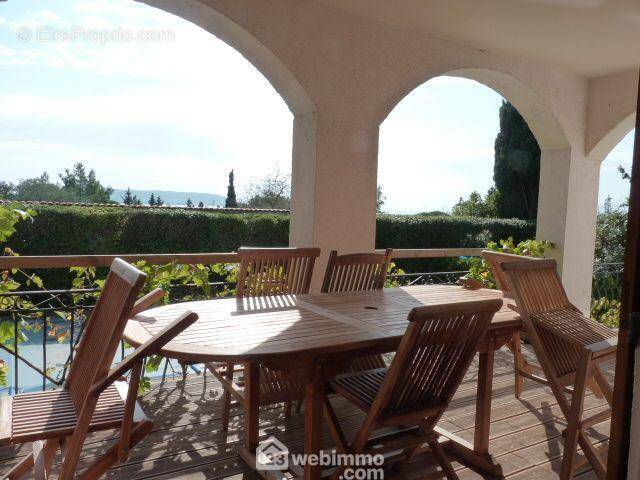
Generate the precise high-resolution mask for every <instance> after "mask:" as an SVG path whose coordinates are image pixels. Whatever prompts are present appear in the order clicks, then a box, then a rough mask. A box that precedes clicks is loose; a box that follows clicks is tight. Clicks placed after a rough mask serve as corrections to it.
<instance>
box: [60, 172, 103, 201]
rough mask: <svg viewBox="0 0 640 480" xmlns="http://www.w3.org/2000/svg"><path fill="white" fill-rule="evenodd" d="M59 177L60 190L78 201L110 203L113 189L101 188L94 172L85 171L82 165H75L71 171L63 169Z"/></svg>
mask: <svg viewBox="0 0 640 480" xmlns="http://www.w3.org/2000/svg"><path fill="white" fill-rule="evenodd" d="M59 176H60V180H61V181H62V189H63V190H66V191H67V192H69V193H71V194H72V195H73V196H74V197H75V198H77V199H78V200H80V201H83V202H90V203H111V194H112V193H113V188H111V187H105V186H103V185H102V184H101V183H100V182H99V181H98V179H97V177H96V172H95V170H93V169H90V170H89V171H87V169H86V167H85V166H84V164H82V163H76V164H75V165H74V166H73V168H72V169H71V170H70V169H68V168H65V169H64V172H63V173H61V174H60V175H59Z"/></svg>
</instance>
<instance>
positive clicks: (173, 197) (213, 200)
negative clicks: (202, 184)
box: [111, 188, 226, 207]
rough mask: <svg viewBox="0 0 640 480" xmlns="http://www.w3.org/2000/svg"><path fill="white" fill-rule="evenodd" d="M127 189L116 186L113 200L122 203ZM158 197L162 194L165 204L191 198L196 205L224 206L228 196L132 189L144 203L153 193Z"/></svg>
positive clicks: (181, 201)
mask: <svg viewBox="0 0 640 480" xmlns="http://www.w3.org/2000/svg"><path fill="white" fill-rule="evenodd" d="M125 191H126V190H124V189H121V188H115V189H114V190H113V193H112V194H111V200H113V201H114V202H118V203H122V197H123V196H124V193H125ZM152 193H153V194H154V195H155V196H156V197H157V196H158V195H160V197H161V198H162V200H163V201H164V203H165V205H175V206H181V205H186V204H187V199H189V198H190V199H191V201H192V202H193V204H194V206H197V205H198V203H200V202H202V203H204V205H205V207H223V206H224V202H225V200H226V197H224V196H223V195H218V194H216V193H201V192H180V191H174V190H136V189H133V188H132V189H131V194H132V195H135V196H137V197H138V198H139V199H140V200H141V201H142V203H143V204H144V205H147V204H148V202H149V197H150V196H151V194H152Z"/></svg>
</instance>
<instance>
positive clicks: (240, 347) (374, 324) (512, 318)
mask: <svg viewBox="0 0 640 480" xmlns="http://www.w3.org/2000/svg"><path fill="white" fill-rule="evenodd" d="M501 296H502V294H501V292H500V291H496V290H488V289H479V290H470V289H466V288H463V287H460V286H453V285H425V286H409V287H401V288H386V289H384V290H382V291H373V292H348V293H331V294H308V295H283V296H274V297H260V298H258V297H249V298H238V299H236V298H223V299H215V300H208V301H199V302H189V303H177V304H172V305H167V306H163V307H158V308H154V309H151V310H147V311H145V312H143V313H141V314H139V315H137V316H136V317H134V318H133V319H132V320H130V321H129V323H128V324H127V328H126V330H125V333H124V337H125V339H126V340H127V342H129V343H131V344H132V345H134V346H137V345H140V344H142V343H144V342H145V341H146V340H147V339H148V338H150V337H151V336H152V335H154V334H155V333H157V332H159V331H160V330H161V329H162V328H163V327H164V326H165V325H166V324H167V323H168V322H170V321H171V319H173V318H175V317H176V315H178V314H180V313H182V312H184V311H185V310H187V309H188V310H192V311H194V312H196V313H197V314H198V315H199V320H198V321H197V322H196V323H195V324H194V325H192V326H191V327H189V328H187V329H186V330H185V331H184V332H183V333H181V334H180V335H178V336H177V337H176V338H175V339H174V340H173V341H171V342H169V343H168V344H167V345H165V346H164V348H163V349H162V352H161V353H162V355H164V356H166V357H169V358H174V359H178V360H180V361H184V362H189V363H204V362H229V361H231V362H235V363H237V364H244V367H245V371H244V385H245V389H246V392H245V395H246V405H245V409H246V415H245V440H244V447H241V448H240V451H239V453H240V455H241V456H242V458H243V459H245V461H247V462H248V463H249V464H250V465H251V466H252V467H253V468H255V451H256V448H257V447H258V444H259V439H258V437H259V435H258V411H259V406H260V389H259V375H260V369H259V368H258V365H259V364H263V365H265V366H268V367H271V368H276V369H280V370H282V371H283V372H285V373H286V375H287V377H289V378H291V379H292V380H299V381H301V382H304V383H305V384H306V409H305V415H306V418H305V422H306V427H305V441H304V443H305V444H304V448H305V453H307V454H311V453H316V454H317V453H319V451H320V450H321V448H322V419H323V396H324V393H325V391H324V389H325V383H326V381H327V379H329V378H331V377H332V376H334V375H336V374H338V373H340V372H342V371H344V369H345V368H346V365H348V363H349V361H350V359H351V358H353V357H354V356H357V355H361V354H373V353H385V352H393V351H395V349H396V348H397V346H398V344H399V342H400V339H401V337H402V335H403V333H404V331H405V329H406V327H407V326H408V322H407V315H408V313H409V311H410V310H411V309H412V308H414V307H418V306H422V305H435V304H444V303H447V304H450V303H456V302H463V301H471V300H480V299H486V298H496V297H498V298H499V297H501ZM510 304H511V306H513V303H512V302H511V301H510V300H508V299H505V305H504V306H503V307H502V309H501V310H500V311H499V312H498V313H496V315H495V316H494V318H493V320H492V323H491V327H490V328H489V332H488V334H487V337H486V338H485V339H484V340H483V341H482V342H481V343H482V345H481V348H480V359H479V360H480V365H479V373H478V390H477V399H476V420H475V433H474V442H473V444H471V443H469V442H466V441H465V440H463V439H461V438H459V437H457V436H455V435H453V434H450V433H449V432H446V431H444V430H439V433H440V434H441V435H442V436H443V437H445V439H446V440H445V441H444V444H445V447H447V448H448V449H449V450H450V451H451V452H452V453H453V454H454V455H455V456H457V457H458V458H460V459H461V461H462V462H463V463H465V464H468V465H469V466H473V467H475V468H476V469H480V470H483V471H485V472H487V473H490V474H492V475H498V476H499V475H501V474H502V470H501V467H500V465H499V464H497V463H496V462H495V461H494V459H493V458H492V456H491V455H490V453H489V424H490V415H491V395H492V382H493V358H494V352H495V350H497V349H499V348H500V347H501V346H502V345H504V344H505V343H506V342H508V341H509V340H510V338H511V337H512V335H513V334H514V332H516V331H519V330H521V329H522V322H521V320H520V317H519V315H518V314H517V313H516V312H515V311H514V310H513V309H512V308H510ZM261 473H263V474H265V473H266V474H273V473H274V472H264V471H263V472H261ZM298 473H301V472H300V471H299V472H298ZM320 477H321V467H319V466H315V465H306V466H305V467H304V478H307V479H318V478H320Z"/></svg>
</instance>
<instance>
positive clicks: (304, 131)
mask: <svg viewBox="0 0 640 480" xmlns="http://www.w3.org/2000/svg"><path fill="white" fill-rule="evenodd" d="M136 1H142V2H143V3H146V4H148V5H151V6H153V7H156V8H160V9H162V10H165V11H167V12H169V13H173V14H175V15H177V16H179V17H181V18H184V19H185V20H188V21H190V22H192V23H194V24H196V25H199V26H200V27H201V28H203V29H204V30H206V31H208V32H210V33H211V34H213V35H215V36H217V37H218V38H220V39H221V40H223V41H224V42H226V43H228V44H229V45H230V46H232V47H233V48H235V49H236V50H237V51H239V52H240V53H241V54H242V55H244V56H245V58H247V60H248V61H249V62H250V63H251V64H252V65H253V66H254V67H256V68H257V69H258V71H260V72H261V73H262V74H263V75H264V76H265V77H266V78H267V79H268V80H269V82H271V84H272V85H273V87H274V88H275V90H276V91H277V92H278V93H279V94H280V95H281V96H282V98H283V99H284V100H285V102H286V103H287V106H288V107H289V109H290V110H291V112H292V113H293V115H294V120H293V122H294V124H293V148H292V155H293V159H292V160H293V162H292V163H293V165H292V172H291V178H292V181H291V223H290V230H289V242H290V244H292V245H297V246H311V245H312V244H313V243H314V232H312V231H309V225H308V222H305V221H304V219H305V218H311V217H313V216H314V206H313V205H312V204H310V202H309V201H308V196H307V195H305V194H304V192H312V191H314V190H315V183H314V182H315V177H314V176H313V175H311V174H310V172H313V171H314V169H315V164H316V133H317V108H316V106H315V104H314V101H313V99H312V98H311V97H310V96H309V95H308V94H307V92H306V91H305V89H304V88H303V87H302V85H301V84H300V82H299V81H298V80H297V79H296V77H295V76H294V75H293V73H292V72H291V71H290V70H289V68H287V66H286V65H285V64H284V62H283V61H282V60H280V59H279V58H278V57H277V56H276V55H274V54H273V52H271V51H270V50H269V49H268V48H267V47H266V46H265V45H263V44H262V43H261V42H260V41H259V40H258V39H257V38H256V37H254V36H253V35H251V33H249V32H248V31H247V30H245V29H244V28H242V27H241V26H239V25H238V24H237V23H235V22H234V21H232V20H231V19H229V18H228V17H226V16H225V15H222V14H221V13H219V12H217V11H216V10H215V9H214V8H213V7H211V6H207V5H204V4H202V3H201V2H191V1H188V0H136Z"/></svg>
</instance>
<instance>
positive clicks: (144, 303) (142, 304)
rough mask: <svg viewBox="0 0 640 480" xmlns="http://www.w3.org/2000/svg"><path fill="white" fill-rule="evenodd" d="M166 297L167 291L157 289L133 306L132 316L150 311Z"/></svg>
mask: <svg viewBox="0 0 640 480" xmlns="http://www.w3.org/2000/svg"><path fill="white" fill-rule="evenodd" d="M164 295H165V291H164V290H163V289H161V288H156V289H155V290H152V291H150V292H149V293H147V294H146V295H145V296H143V297H141V298H139V299H138V301H137V302H136V303H135V304H134V305H133V309H131V316H132V317H135V316H136V315H137V314H139V313H140V312H144V311H145V310H148V309H149V308H150V307H151V306H153V304H155V303H157V302H159V301H160V300H162V298H163V297H164Z"/></svg>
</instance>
